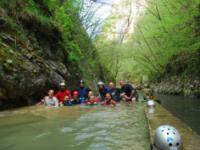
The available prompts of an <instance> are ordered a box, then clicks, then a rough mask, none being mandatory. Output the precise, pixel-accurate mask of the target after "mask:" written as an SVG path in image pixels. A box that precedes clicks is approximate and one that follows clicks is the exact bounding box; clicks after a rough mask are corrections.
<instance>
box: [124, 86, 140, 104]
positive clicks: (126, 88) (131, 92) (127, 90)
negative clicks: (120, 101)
mask: <svg viewBox="0 0 200 150" xmlns="http://www.w3.org/2000/svg"><path fill="white" fill-rule="evenodd" d="M121 92H122V93H125V94H126V95H127V96H128V97H131V98H132V97H135V98H136V101H138V93H137V91H136V89H134V88H133V87H132V85H130V84H125V85H123V86H122V87H121Z"/></svg>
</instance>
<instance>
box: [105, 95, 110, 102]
mask: <svg viewBox="0 0 200 150" xmlns="http://www.w3.org/2000/svg"><path fill="white" fill-rule="evenodd" d="M105 99H106V101H108V102H110V101H111V100H112V95H111V94H110V93H106V96H105Z"/></svg>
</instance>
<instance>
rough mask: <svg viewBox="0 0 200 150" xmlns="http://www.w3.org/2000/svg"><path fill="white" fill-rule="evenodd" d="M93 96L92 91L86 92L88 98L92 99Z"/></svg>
mask: <svg viewBox="0 0 200 150" xmlns="http://www.w3.org/2000/svg"><path fill="white" fill-rule="evenodd" d="M93 98H94V93H93V92H92V91H89V92H88V99H93Z"/></svg>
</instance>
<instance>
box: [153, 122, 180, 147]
mask: <svg viewBox="0 0 200 150" xmlns="http://www.w3.org/2000/svg"><path fill="white" fill-rule="evenodd" d="M154 146H155V147H156V148H157V149H162V150H182V149H183V144H182V139H181V136H180V134H179V132H178V130H177V129H176V128H174V127H173V126H170V125H162V126H159V127H158V128H157V129H156V132H155V136H154Z"/></svg>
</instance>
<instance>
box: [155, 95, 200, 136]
mask: <svg viewBox="0 0 200 150" xmlns="http://www.w3.org/2000/svg"><path fill="white" fill-rule="evenodd" d="M157 98H158V99H159V100H160V101H161V105H162V106H164V107H165V108H166V109H167V110H169V111H170V112H171V113H172V114H174V115H175V116H177V117H178V118H179V119H181V120H182V121H184V122H185V123H186V124H188V125H189V126H190V127H191V128H192V129H193V130H194V131H196V132H197V133H198V134H199V135H200V119H199V116H200V99H195V98H189V97H184V96H172V95H164V94H157Z"/></svg>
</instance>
